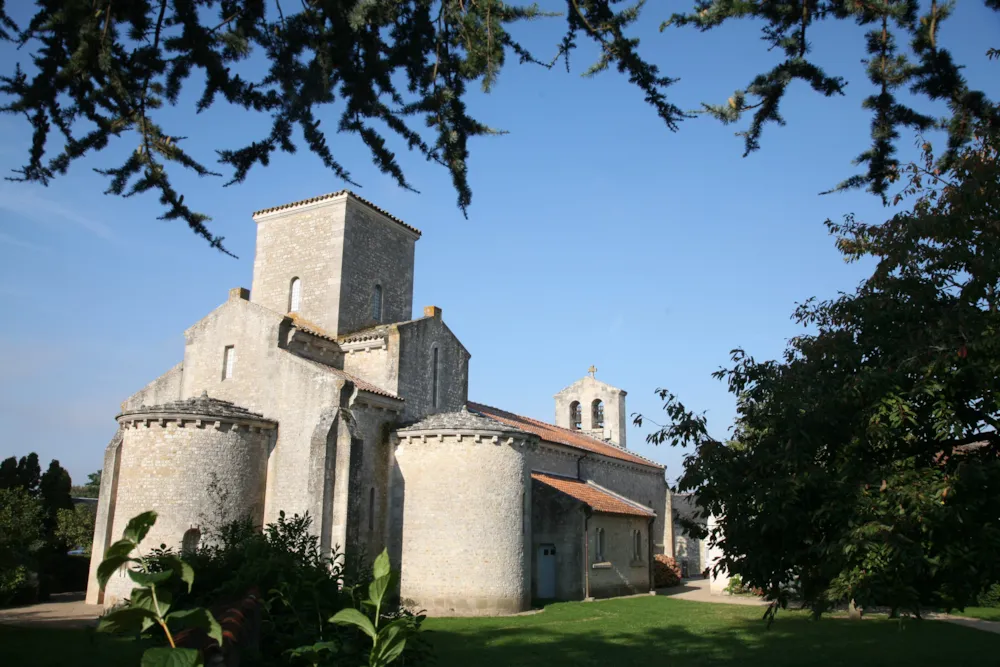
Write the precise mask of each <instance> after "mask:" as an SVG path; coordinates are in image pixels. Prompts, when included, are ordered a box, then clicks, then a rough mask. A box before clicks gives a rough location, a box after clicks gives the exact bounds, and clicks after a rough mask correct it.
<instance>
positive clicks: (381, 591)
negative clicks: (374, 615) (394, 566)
mask: <svg viewBox="0 0 1000 667" xmlns="http://www.w3.org/2000/svg"><path fill="white" fill-rule="evenodd" d="M391 583H392V574H391V573H390V574H387V575H385V576H384V577H377V578H376V579H375V580H374V581H372V582H371V583H370V584H368V596H369V597H370V598H371V602H372V603H374V604H375V605H376V608H380V607H381V605H382V598H384V597H385V594H386V592H387V591H388V590H389V587H390V585H391Z"/></svg>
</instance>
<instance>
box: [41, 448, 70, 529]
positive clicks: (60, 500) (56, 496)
mask: <svg viewBox="0 0 1000 667" xmlns="http://www.w3.org/2000/svg"><path fill="white" fill-rule="evenodd" d="M72 486H73V482H72V480H71V479H70V476H69V473H68V472H66V469H65V468H63V467H62V466H61V465H59V461H57V460H56V459H52V461H51V462H50V463H49V468H48V470H46V471H45V474H44V475H42V477H41V480H40V482H39V493H40V495H41V500H42V508H43V509H44V510H45V516H46V529H47V532H48V533H49V534H50V535H54V534H55V529H56V525H57V523H58V520H57V515H58V513H59V510H62V509H65V510H71V509H73V499H72V498H71V497H70V489H71V488H72Z"/></svg>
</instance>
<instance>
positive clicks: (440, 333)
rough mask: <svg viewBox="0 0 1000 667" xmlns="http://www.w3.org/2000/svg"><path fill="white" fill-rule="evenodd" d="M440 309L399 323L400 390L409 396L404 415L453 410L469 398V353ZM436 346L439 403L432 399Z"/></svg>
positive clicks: (402, 393) (415, 416)
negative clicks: (446, 321)
mask: <svg viewBox="0 0 1000 667" xmlns="http://www.w3.org/2000/svg"><path fill="white" fill-rule="evenodd" d="M438 313H439V314H438V315H436V316H434V317H425V318H423V319H419V320H415V321H413V322H407V323H406V324H401V325H400V326H399V357H398V359H399V389H398V392H399V395H400V396H402V397H403V398H404V399H406V412H405V416H406V417H407V418H409V419H419V418H421V417H424V416H426V415H429V414H434V413H437V412H454V411H456V410H459V409H461V407H462V406H463V405H465V404H466V403H467V402H468V399H469V353H468V352H467V351H466V350H465V348H464V347H463V346H462V344H461V342H459V340H458V338H456V337H455V334H453V333H452V332H451V330H450V329H449V328H448V327H447V326H446V325H445V323H444V322H442V321H441V318H440V311H438ZM435 348H437V350H438V401H437V406H434V405H433V404H432V403H433V402H432V400H431V392H432V381H433V372H432V366H433V358H434V349H435ZM390 351H391V350H390Z"/></svg>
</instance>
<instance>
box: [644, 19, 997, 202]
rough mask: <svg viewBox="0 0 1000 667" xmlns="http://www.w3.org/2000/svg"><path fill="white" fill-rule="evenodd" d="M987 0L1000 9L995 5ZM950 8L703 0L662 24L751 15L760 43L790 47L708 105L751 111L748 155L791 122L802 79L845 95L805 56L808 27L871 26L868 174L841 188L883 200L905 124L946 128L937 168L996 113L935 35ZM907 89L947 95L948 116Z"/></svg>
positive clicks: (723, 112) (896, 172) (710, 24)
mask: <svg viewBox="0 0 1000 667" xmlns="http://www.w3.org/2000/svg"><path fill="white" fill-rule="evenodd" d="M986 4H987V6H990V7H992V8H993V9H997V5H996V4H995V3H991V2H989V1H987V3H986ZM953 7H954V2H950V1H945V2H940V3H939V2H937V0H933V1H932V2H931V4H930V6H929V7H926V11H924V12H921V6H920V3H919V2H918V0H876V1H875V2H859V1H858V0H787V1H781V2H763V3H754V2H733V0H697V2H696V4H695V11H694V13H692V14H674V15H673V16H672V17H671V18H670V20H668V21H666V22H665V23H664V24H663V25H661V26H660V29H661V30H664V29H665V28H667V27H668V26H670V25H677V26H684V25H693V26H695V27H697V28H698V29H699V30H703V31H704V30H710V29H712V28H715V27H718V26H720V25H722V24H724V23H726V22H727V21H730V20H733V19H747V18H749V19H755V20H757V21H759V22H761V23H763V26H762V28H761V31H762V33H763V40H764V42H765V43H767V44H768V45H769V47H770V48H771V49H773V50H777V51H780V52H782V53H784V57H785V59H784V60H783V61H782V62H781V63H779V64H778V65H776V66H775V67H774V68H773V69H772V70H771V71H770V72H766V73H763V74H760V75H758V76H756V77H754V79H753V80H752V81H751V82H750V85H748V86H747V87H746V88H745V89H743V90H738V91H736V92H735V93H734V94H733V96H732V97H730V98H729V100H728V101H727V102H726V104H722V105H712V104H704V105H702V106H703V109H704V111H705V112H706V113H709V114H710V115H712V116H714V117H716V118H718V119H719V120H721V121H722V122H724V123H727V124H728V123H733V122H736V121H738V120H740V119H741V118H742V116H743V114H744V113H746V112H748V111H752V112H753V117H752V120H751V122H750V127H749V129H747V130H746V131H744V132H740V133H739V135H740V136H742V137H744V140H745V145H746V152H745V154H749V153H751V152H752V151H755V150H757V149H758V148H760V137H761V134H762V132H763V129H764V126H765V125H766V124H767V123H775V124H778V125H784V124H785V119H784V118H783V117H782V116H781V114H780V112H779V107H780V103H781V100H782V98H783V97H784V95H785V93H786V92H787V90H788V87H789V85H790V84H791V83H792V82H794V81H795V80H796V79H798V80H800V81H802V82H803V83H806V84H808V85H809V86H810V87H811V88H812V89H813V90H815V91H816V92H818V93H820V94H822V95H824V96H827V97H830V96H834V95H843V94H844V89H845V87H846V85H847V81H845V80H844V79H843V78H842V77H839V76H836V75H830V74H827V73H826V71H825V70H824V69H823V68H822V67H820V66H819V65H818V64H816V63H815V62H813V61H812V60H811V59H810V58H809V55H810V53H811V51H812V45H811V44H810V41H809V35H810V34H813V33H814V31H810V27H811V26H813V24H815V23H816V22H818V21H822V20H825V19H839V20H844V21H851V22H854V23H856V24H857V25H858V26H863V27H865V28H866V29H867V30H868V32H867V33H866V34H865V37H866V53H865V56H864V57H863V60H862V62H863V63H864V64H865V65H866V73H867V75H868V80H869V83H871V86H872V88H873V92H872V94H871V95H869V96H868V97H866V98H865V99H864V101H863V102H862V106H863V107H864V108H865V109H868V110H870V111H871V112H872V124H871V140H872V144H871V147H870V148H869V149H867V150H866V151H864V152H862V153H861V154H860V155H859V156H858V157H857V160H856V163H857V164H861V165H867V172H866V173H864V174H858V175H856V176H852V177H851V178H848V179H846V180H845V181H843V182H842V183H841V184H840V185H839V186H837V189H849V188H858V187H866V188H868V189H869V190H871V191H872V192H874V193H875V194H877V195H879V196H881V197H882V199H883V201H886V200H888V199H889V197H888V195H887V193H888V189H889V187H890V185H891V184H892V183H894V182H896V181H897V180H898V179H899V178H900V176H901V174H900V164H899V161H898V159H896V157H895V153H896V143H897V141H898V139H899V138H900V130H901V129H906V130H908V132H906V136H907V137H909V136H911V135H912V132H914V131H918V132H919V131H924V130H928V129H931V128H933V127H937V126H943V127H945V128H946V129H947V131H948V150H947V151H946V152H945V153H944V155H943V156H942V160H941V166H942V167H943V168H947V166H948V165H949V164H950V163H951V161H952V160H954V159H955V157H956V154H957V153H956V152H957V151H958V149H960V148H961V147H962V146H965V145H966V144H967V143H968V142H969V141H970V140H971V139H972V128H973V127H974V125H975V124H976V123H977V122H995V121H997V120H1000V111H998V107H997V106H996V105H995V104H993V103H991V102H990V101H989V100H988V99H987V98H986V96H985V95H984V94H983V93H981V92H979V91H973V90H970V89H969V87H968V85H967V84H966V81H965V79H964V78H963V77H962V75H961V67H960V66H959V65H958V64H957V63H955V62H954V61H953V60H952V58H951V54H950V53H949V52H948V51H947V50H946V49H944V48H943V47H942V46H941V45H940V44H939V43H938V35H939V32H940V29H941V27H942V24H943V23H944V21H945V19H947V18H948V16H949V15H950V14H951V11H952V8H953ZM900 38H901V39H904V40H908V41H909V47H910V48H909V53H905V52H903V51H901V50H900V48H899V45H898V44H897V41H898V39H900ZM838 55H840V54H839V52H838ZM907 88H908V89H909V91H910V92H913V93H916V94H918V95H920V96H922V97H923V98H924V99H926V100H935V101H943V102H945V103H947V105H948V109H949V112H950V117H949V118H946V119H944V120H943V121H939V120H938V119H936V118H934V117H932V116H928V115H926V114H923V113H920V112H918V111H916V110H915V109H914V108H913V107H911V106H908V105H907V104H905V103H903V102H902V101H901V100H900V99H899V98H898V97H897V93H898V92H899V91H900V90H901V89H902V90H906V89H907ZM748 98H749V99H748Z"/></svg>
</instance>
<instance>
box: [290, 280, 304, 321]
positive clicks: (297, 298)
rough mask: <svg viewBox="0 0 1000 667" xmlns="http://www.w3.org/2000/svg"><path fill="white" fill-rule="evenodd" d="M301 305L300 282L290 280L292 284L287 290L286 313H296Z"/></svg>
mask: <svg viewBox="0 0 1000 667" xmlns="http://www.w3.org/2000/svg"><path fill="white" fill-rule="evenodd" d="M301 303H302V281H301V280H299V279H298V278H292V284H291V286H290V287H289V288H288V312H290V313H297V312H299V306H300V305H301Z"/></svg>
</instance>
